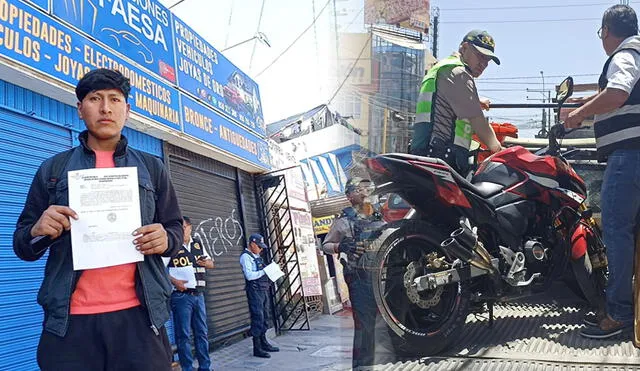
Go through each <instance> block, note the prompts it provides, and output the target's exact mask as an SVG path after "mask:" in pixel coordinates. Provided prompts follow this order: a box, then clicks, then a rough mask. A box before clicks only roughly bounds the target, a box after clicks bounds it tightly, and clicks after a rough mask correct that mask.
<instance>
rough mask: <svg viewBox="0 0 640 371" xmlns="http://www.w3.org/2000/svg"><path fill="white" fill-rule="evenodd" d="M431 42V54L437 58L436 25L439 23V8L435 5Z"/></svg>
mask: <svg viewBox="0 0 640 371" xmlns="http://www.w3.org/2000/svg"><path fill="white" fill-rule="evenodd" d="M432 14H433V17H432V18H433V44H432V50H431V54H433V57H434V58H436V59H438V25H439V23H440V8H438V7H437V6H436V7H435V8H433V12H432Z"/></svg>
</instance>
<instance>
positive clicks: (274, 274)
mask: <svg viewBox="0 0 640 371" xmlns="http://www.w3.org/2000/svg"><path fill="white" fill-rule="evenodd" d="M264 273H266V274H267V277H269V279H270V280H271V282H276V281H277V280H278V278H280V277H282V276H284V272H283V271H282V270H281V269H280V266H279V265H278V264H276V262H271V264H269V265H267V266H266V267H264Z"/></svg>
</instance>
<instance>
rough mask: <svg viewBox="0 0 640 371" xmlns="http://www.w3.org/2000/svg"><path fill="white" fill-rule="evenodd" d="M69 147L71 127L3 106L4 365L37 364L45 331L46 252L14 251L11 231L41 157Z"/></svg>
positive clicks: (0, 340) (0, 363)
mask: <svg viewBox="0 0 640 371" xmlns="http://www.w3.org/2000/svg"><path fill="white" fill-rule="evenodd" d="M68 148H71V133H70V131H69V130H68V129H66V128H64V127H61V126H56V125H53V124H50V123H46V122H44V121H39V120H37V119H34V118H32V117H30V116H26V115H22V114H18V113H16V112H12V111H9V110H5V109H0V203H1V204H2V206H3V207H2V213H0V298H2V301H0V313H2V315H0V369H2V370H34V369H37V364H36V348H37V345H38V339H39V336H40V332H41V331H42V308H40V306H39V305H38V304H37V303H36V295H37V291H38V288H39V287H40V284H41V282H42V277H43V274H44V265H45V263H46V258H47V257H46V256H45V257H43V258H41V259H40V260H38V261H36V262H24V261H22V260H19V259H18V258H17V257H16V256H15V254H14V253H13V247H12V237H13V231H14V229H15V225H16V220H17V219H18V216H19V215H20V212H21V211H22V208H23V206H24V201H25V199H26V196H27V192H28V191H29V186H30V185H31V180H32V179H33V176H34V174H35V172H36V170H37V169H38V167H39V166H40V163H42V161H44V160H45V159H47V158H48V157H50V156H53V155H54V154H56V153H58V152H61V151H64V150H66V149H68Z"/></svg>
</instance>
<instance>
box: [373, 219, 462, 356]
mask: <svg viewBox="0 0 640 371" xmlns="http://www.w3.org/2000/svg"><path fill="white" fill-rule="evenodd" d="M446 237H447V235H446V234H443V230H442V228H436V227H435V226H433V225H431V224H428V223H425V222H422V221H413V220H412V221H406V222H404V223H403V224H402V225H401V226H399V227H398V228H396V229H395V230H394V229H391V230H388V231H387V233H383V234H382V236H381V237H380V243H379V246H380V247H379V251H378V254H377V261H376V268H375V269H374V272H373V291H374V296H375V299H376V303H377V305H378V309H379V311H380V313H381V315H382V317H383V318H384V320H385V322H386V324H387V325H388V327H389V334H390V336H391V342H392V344H393V346H394V348H395V351H396V353H397V354H398V355H401V356H430V355H434V354H437V353H440V352H442V351H443V350H445V349H446V348H447V347H449V346H450V345H451V343H452V342H453V341H454V340H455V339H456V338H457V336H458V335H459V334H460V332H461V331H460V330H461V328H462V327H463V326H464V323H465V320H466V317H467V315H468V307H469V296H470V292H469V288H468V284H467V283H465V282H458V283H453V284H450V285H447V286H443V287H439V288H437V289H435V290H427V291H424V292H420V293H418V292H417V291H415V289H412V288H411V282H413V279H414V278H415V277H419V276H421V275H424V274H428V273H434V272H437V271H441V270H445V269H449V268H450V264H451V263H453V261H454V260H455V259H454V258H452V257H451V256H449V255H448V254H447V252H446V251H442V250H441V248H440V242H441V241H442V240H444V239H445V238H446ZM437 261H439V262H440V263H436V262H437ZM442 262H446V264H441V263H442ZM434 266H435V267H438V268H434Z"/></svg>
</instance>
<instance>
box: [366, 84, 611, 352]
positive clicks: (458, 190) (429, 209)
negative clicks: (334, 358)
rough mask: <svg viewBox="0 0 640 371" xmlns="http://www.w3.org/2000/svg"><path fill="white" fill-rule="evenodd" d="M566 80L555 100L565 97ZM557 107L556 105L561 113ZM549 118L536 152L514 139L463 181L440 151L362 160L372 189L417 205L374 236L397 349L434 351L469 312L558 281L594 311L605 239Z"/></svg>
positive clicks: (381, 300) (379, 294)
mask: <svg viewBox="0 0 640 371" xmlns="http://www.w3.org/2000/svg"><path fill="white" fill-rule="evenodd" d="M572 90H573V81H572V80H571V78H567V79H566V80H565V81H564V82H563V83H562V84H561V85H560V89H559V93H558V96H557V97H556V99H557V102H558V108H560V107H561V106H562V104H563V103H564V102H565V101H566V99H567V98H568V97H569V96H570V95H571V94H572ZM559 111H560V109H558V112H559ZM566 133H568V131H565V130H564V127H563V126H562V125H561V124H560V125H556V126H554V127H552V128H551V130H550V133H549V146H548V147H547V148H544V149H542V150H540V151H539V152H538V153H537V154H533V153H531V152H529V151H528V150H526V149H525V148H523V147H521V146H514V147H510V148H507V149H504V150H502V151H500V152H499V153H496V154H493V155H492V156H490V157H489V158H487V159H486V160H485V161H483V162H482V163H481V164H480V165H479V167H478V169H477V170H476V171H475V173H474V174H473V177H472V178H471V181H469V180H467V179H465V178H464V177H463V176H461V175H460V174H458V173H456V172H455V171H454V170H453V169H452V168H451V167H450V166H449V165H448V164H447V163H445V162H444V161H442V160H440V159H436V158H430V157H419V156H412V155H407V154H383V155H379V156H376V157H372V158H369V159H367V160H366V166H367V168H368V171H369V173H370V176H371V179H372V180H373V181H374V183H375V184H376V192H377V193H380V194H383V193H396V194H398V195H400V196H401V197H402V198H403V199H404V200H405V201H407V202H408V203H409V204H410V205H411V206H412V207H413V210H412V211H411V212H410V213H409V214H408V216H407V217H406V218H405V219H403V220H401V221H398V222H394V223H390V224H388V225H387V226H386V229H384V230H382V231H381V235H380V236H379V237H378V239H377V240H376V241H375V242H374V246H375V249H374V251H372V253H374V254H375V256H376V258H375V264H374V267H375V268H374V269H373V271H374V272H373V277H374V279H373V288H374V295H375V298H376V301H377V304H378V308H379V310H380V313H381V314H382V316H383V318H384V320H385V321H386V323H387V324H388V326H389V328H390V330H391V331H390V333H391V334H392V338H393V340H394V345H395V347H396V350H397V351H399V352H400V353H402V354H409V355H432V354H435V353H438V352H440V351H442V350H443V349H445V348H446V347H447V346H449V345H450V344H451V343H452V342H453V341H454V340H455V338H456V337H457V336H458V335H460V334H461V333H462V332H463V325H464V323H465V320H466V318H467V315H468V314H469V313H470V312H471V310H483V308H484V306H485V305H487V306H488V309H489V314H490V316H491V317H492V316H493V314H492V305H493V303H495V302H499V301H505V300H510V299H514V298H517V297H522V296H526V295H530V294H533V293H539V292H541V291H543V290H546V289H547V288H549V286H550V285H551V283H552V282H554V281H559V280H564V281H565V282H567V283H568V285H569V287H571V288H572V289H573V290H574V292H576V293H577V294H578V295H580V296H581V297H583V298H584V299H586V300H587V301H588V303H589V304H590V306H591V307H593V308H598V307H601V306H602V303H603V300H604V299H603V292H604V287H605V284H606V279H607V261H606V256H605V246H604V244H603V243H602V239H601V236H600V234H601V233H600V230H599V228H598V226H597V225H596V223H595V222H594V220H593V218H592V214H593V213H592V212H591V210H590V209H588V208H587V207H586V206H585V200H586V197H587V189H586V185H585V182H584V181H583V180H582V179H581V178H580V176H578V174H577V173H576V172H575V171H574V170H573V168H572V167H571V165H570V164H569V163H568V162H567V161H566V160H565V158H564V157H563V155H562V153H561V151H560V145H559V144H558V140H559V139H562V138H563V136H564V135H565V134H566Z"/></svg>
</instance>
